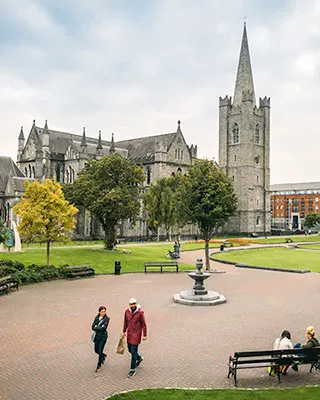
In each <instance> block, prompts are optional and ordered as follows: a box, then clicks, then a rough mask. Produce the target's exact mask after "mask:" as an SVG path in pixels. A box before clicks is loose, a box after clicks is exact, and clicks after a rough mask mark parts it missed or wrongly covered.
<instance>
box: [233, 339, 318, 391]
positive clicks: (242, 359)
mask: <svg viewBox="0 0 320 400" xmlns="http://www.w3.org/2000/svg"><path fill="white" fill-rule="evenodd" d="M293 364H296V365H299V364H310V365H311V367H310V372H312V369H313V368H315V369H320V347H313V348H311V349H288V350H261V351H243V352H237V353H234V356H233V357H232V356H230V357H229V372H228V378H229V377H230V376H233V378H234V384H235V386H237V371H238V370H239V369H250V368H266V369H267V368H268V367H273V369H274V371H275V373H276V374H277V376H278V382H279V383H280V367H281V366H285V365H293Z"/></svg>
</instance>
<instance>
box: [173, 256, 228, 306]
mask: <svg viewBox="0 0 320 400" xmlns="http://www.w3.org/2000/svg"><path fill="white" fill-rule="evenodd" d="M196 266H197V271H192V272H189V273H188V275H189V276H190V278H191V279H193V280H194V285H193V288H192V289H191V290H183V291H182V292H180V293H177V294H175V295H174V296H173V301H174V302H175V303H181V304H185V305H187V306H215V305H217V304H222V303H225V302H226V301H227V299H226V298H225V296H223V295H222V294H219V293H218V292H214V291H211V290H207V289H206V288H205V286H204V281H205V280H206V279H208V278H209V277H210V276H211V274H210V273H209V272H203V271H202V267H203V262H202V258H201V257H198V258H197V263H196Z"/></svg>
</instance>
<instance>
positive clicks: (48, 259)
mask: <svg viewBox="0 0 320 400" xmlns="http://www.w3.org/2000/svg"><path fill="white" fill-rule="evenodd" d="M47 266H48V267H50V240H48V241H47Z"/></svg>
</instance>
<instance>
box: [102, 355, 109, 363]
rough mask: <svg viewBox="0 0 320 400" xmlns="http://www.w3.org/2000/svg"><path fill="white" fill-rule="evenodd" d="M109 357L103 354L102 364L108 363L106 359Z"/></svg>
mask: <svg viewBox="0 0 320 400" xmlns="http://www.w3.org/2000/svg"><path fill="white" fill-rule="evenodd" d="M107 357H108V354H103V361H102V364H104V362H105V361H106V358H107Z"/></svg>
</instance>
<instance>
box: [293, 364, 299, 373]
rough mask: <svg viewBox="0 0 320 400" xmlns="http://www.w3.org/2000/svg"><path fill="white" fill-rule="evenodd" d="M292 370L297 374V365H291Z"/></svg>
mask: <svg viewBox="0 0 320 400" xmlns="http://www.w3.org/2000/svg"><path fill="white" fill-rule="evenodd" d="M292 369H293V370H294V371H296V372H298V370H299V369H298V365H297V364H293V365H292Z"/></svg>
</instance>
